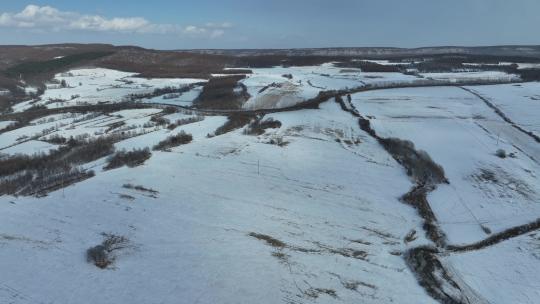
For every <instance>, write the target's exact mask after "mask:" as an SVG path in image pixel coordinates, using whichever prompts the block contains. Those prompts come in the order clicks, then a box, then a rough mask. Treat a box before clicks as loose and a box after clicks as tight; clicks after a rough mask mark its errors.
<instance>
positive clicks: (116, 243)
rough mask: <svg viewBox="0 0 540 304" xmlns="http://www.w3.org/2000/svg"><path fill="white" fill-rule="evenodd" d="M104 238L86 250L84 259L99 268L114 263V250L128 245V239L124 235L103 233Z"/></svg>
mask: <svg viewBox="0 0 540 304" xmlns="http://www.w3.org/2000/svg"><path fill="white" fill-rule="evenodd" d="M103 236H104V239H103V242H102V243H101V244H100V245H97V246H94V247H91V248H88V250H86V259H87V261H88V262H89V263H93V264H94V265H96V266H97V267H99V268H101V269H105V268H107V267H108V266H109V265H111V264H112V263H114V261H115V259H116V257H115V255H114V252H115V251H117V250H120V249H123V248H126V247H127V246H129V240H128V239H127V238H126V237H124V236H118V235H114V234H103Z"/></svg>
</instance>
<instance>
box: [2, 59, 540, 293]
mask: <svg viewBox="0 0 540 304" xmlns="http://www.w3.org/2000/svg"><path fill="white" fill-rule="evenodd" d="M70 73H71V74H64V75H58V76H57V79H58V80H60V81H61V80H62V79H64V80H65V81H66V83H67V85H68V87H67V88H55V87H50V88H49V89H48V90H46V92H45V95H44V96H42V100H41V101H37V102H36V104H40V103H43V104H46V105H47V106H48V107H50V108H52V109H56V108H57V107H63V106H67V105H77V104H81V103H86V102H88V103H91V104H97V103H100V102H101V101H110V102H118V101H121V100H122V98H124V97H125V96H127V95H129V94H140V93H148V92H152V91H153V90H154V89H155V88H164V87H167V86H174V87H181V86H185V85H188V84H192V83H194V82H199V80H195V79H193V80H191V79H190V80H184V79H159V80H157V79H140V78H136V77H133V76H134V75H133V74H130V73H123V72H118V71H111V70H102V69H83V70H75V71H71V72H70ZM468 75H470V74H468V73H457V74H456V73H454V74H452V75H443V74H440V73H438V74H437V75H431V76H429V77H439V78H440V79H445V80H451V79H454V78H460V79H462V78H463V77H465V78H466V77H469V76H468ZM493 75H494V74H492V73H490V74H485V75H484V74H482V75H476V76H471V78H470V79H473V78H474V79H476V78H477V77H480V78H482V77H484V78H486V77H491V76H493ZM505 75H506V74H505ZM499 76H501V77H506V76H508V75H506V76H504V75H497V76H496V77H499ZM426 77H427V76H426ZM452 77H454V78H452ZM509 80H514V79H509ZM417 81H422V78H418V77H416V76H410V75H403V74H399V73H362V72H361V71H360V70H357V69H341V68H337V67H335V66H333V65H332V64H325V65H322V66H314V67H290V68H278V67H276V68H268V69H253V74H250V75H247V77H246V78H245V79H243V80H242V81H241V82H242V83H243V84H244V85H245V86H246V87H247V90H248V93H249V94H250V96H251V98H250V99H249V100H248V101H247V102H246V104H245V105H244V109H261V108H264V109H271V108H281V107H286V106H290V105H294V104H297V103H298V102H301V101H304V100H307V99H310V98H314V97H316V96H317V95H318V94H319V92H321V91H328V90H343V89H351V88H357V87H361V86H366V85H368V84H372V85H376V86H385V85H388V84H395V83H416V82H417ZM79 82H80V83H81V84H80V85H79ZM200 92H201V87H195V88H193V89H192V90H190V91H189V92H186V93H183V94H181V95H179V96H173V98H165V99H164V98H163V96H157V97H153V98H149V99H144V100H142V101H143V102H145V103H160V104H161V103H169V104H173V105H182V106H190V105H191V104H192V101H193V100H194V99H195V98H196V97H197V96H198V95H199V94H200ZM74 93H75V94H76V95H79V96H78V97H76V98H71V97H70V96H71V95H72V94H74ZM474 93H477V94H479V95H481V96H483V97H484V98H486V99H489V100H490V101H491V102H492V103H494V104H495V105H496V106H497V107H499V108H500V110H501V111H502V112H503V113H504V114H505V115H507V116H508V117H509V118H511V119H512V120H513V121H514V122H515V123H516V124H518V125H519V126H520V127H522V128H523V129H526V130H530V131H532V132H538V128H536V127H537V126H536V127H535V123H536V121H535V116H536V117H538V116H539V115H535V113H539V109H540V103H538V102H537V101H536V100H535V99H536V97H537V96H538V95H540V87H539V86H538V84H537V83H523V84H519V86H517V85H516V84H509V85H495V86H471V87H466V88H460V87H418V88H402V89H386V90H376V91H367V92H361V93H356V94H353V95H352V96H351V97H352V98H351V99H352V100H351V103H352V105H354V106H355V108H356V109H357V110H358V112H359V113H360V114H361V115H362V116H363V117H366V118H367V119H369V120H370V123H371V127H372V128H373V129H374V130H375V132H376V133H377V134H378V136H381V137H397V138H400V139H406V140H410V141H411V142H413V143H414V144H415V146H416V148H417V149H421V150H424V151H426V152H427V153H428V154H429V155H430V156H431V158H432V159H433V160H434V161H435V162H436V163H438V164H439V165H441V166H442V167H443V168H444V171H445V174H446V177H447V178H448V180H449V184H442V185H439V186H438V187H437V188H436V189H435V190H434V191H433V192H430V193H429V195H428V197H427V199H428V200H429V204H430V206H431V209H432V210H433V213H434V215H435V217H436V224H437V225H438V226H439V227H440V229H441V231H443V232H444V234H445V235H446V238H447V241H448V243H449V244H451V245H464V244H471V243H473V242H477V241H481V240H484V239H486V238H488V237H489V236H490V235H494V234H496V233H499V232H502V231H505V230H506V229H509V228H512V227H515V226H519V225H523V224H525V223H529V222H532V221H535V220H536V219H538V218H539V217H540V203H539V202H540V180H539V179H540V176H539V172H540V163H539V162H540V145H539V144H538V143H537V142H535V141H534V139H533V138H532V137H531V136H530V135H528V134H525V133H524V132H522V131H520V130H518V129H517V128H515V127H514V126H512V125H511V124H509V123H508V122H507V121H505V120H504V119H503V118H502V117H501V116H500V114H498V113H496V112H495V111H494V110H493V109H492V108H490V107H489V106H488V105H487V104H486V103H485V101H484V100H482V99H481V98H479V97H478V96H477V95H475V94H474ZM55 96H56V97H60V98H61V99H64V98H65V99H66V100H67V101H64V102H62V103H61V102H54V103H49V102H47V100H48V98H53V99H54V98H56V97H55ZM344 98H345V99H346V96H345V97H344ZM29 106H31V105H30V102H26V103H21V104H19V105H16V106H15V107H14V108H15V110H19V111H21V110H24V109H26V108H28V107H29ZM138 106H140V105H138ZM144 106H145V107H146V106H148V108H129V105H127V106H126V108H123V110H117V109H114V110H113V111H114V112H107V111H105V110H99V109H96V110H95V111H94V110H92V111H94V112H85V113H79V112H77V111H76V110H74V109H73V110H72V109H69V110H70V111H73V112H72V113H64V112H65V111H66V109H56V110H54V113H56V114H47V116H45V117H39V118H35V119H34V118H32V120H31V121H29V122H28V123H26V124H23V125H22V126H21V127H20V128H18V129H15V130H11V131H7V132H3V133H0V161H1V160H2V159H3V158H4V157H8V156H13V155H17V154H26V155H32V154H34V153H47V152H48V151H49V150H51V149H58V148H59V147H61V146H62V143H61V140H59V139H61V138H64V139H69V138H74V139H77V140H89V139H97V138H99V137H102V136H106V137H111V138H113V137H114V138H116V139H117V140H116V142H115V143H114V148H115V150H116V151H122V150H125V151H131V150H132V149H143V148H150V149H152V147H153V146H154V145H156V144H158V143H159V142H160V141H163V140H164V139H166V138H168V137H169V136H171V135H178V134H183V132H185V133H188V134H191V135H192V137H193V140H192V141H191V142H190V143H187V144H184V145H180V146H177V147H175V148H171V149H170V150H169V151H166V152H164V151H151V153H152V155H151V157H150V158H149V159H147V160H146V161H144V163H143V164H142V165H139V166H135V167H133V168H130V167H127V166H124V167H121V168H118V169H113V170H105V169H104V167H105V166H106V165H107V164H108V162H109V159H108V157H102V158H100V159H98V160H94V161H92V162H89V163H86V164H84V165H83V166H82V167H84V168H85V169H92V170H93V171H94V172H95V176H93V177H91V178H88V179H84V180H82V181H77V182H76V183H74V184H71V185H69V186H67V187H65V188H61V189H52V190H51V192H50V193H48V194H47V196H44V197H39V198H38V197H33V196H18V197H16V196H8V195H4V196H0V303H13V304H27V303H32V304H34V303H58V304H63V303H81V304H87V303H88V304H90V303H134V304H138V303H141V304H142V303H164V304H168V303H171V304H173V303H174V304H176V303H209V304H210V303H212V304H213V303H269V304H270V303H272V304H274V303H295V304H301V303H378V304H383V303H437V301H436V300H435V299H434V298H432V297H431V296H430V295H429V294H428V292H426V289H425V288H423V287H422V286H421V285H420V284H419V282H418V279H419V277H418V274H417V273H414V272H413V270H411V269H410V268H409V266H408V265H410V264H408V263H407V261H406V259H405V257H406V256H407V253H408V252H409V250H410V249H413V248H419V247H421V246H431V247H433V246H436V244H434V243H433V242H432V240H431V239H430V238H429V237H428V236H426V233H425V231H424V227H425V226H424V218H422V217H421V215H420V214H419V212H418V210H416V209H415V208H413V207H412V206H409V205H407V204H406V203H404V202H403V201H402V200H400V198H401V197H402V196H403V195H404V194H405V193H407V192H409V191H410V190H411V188H412V187H414V186H415V185H414V183H413V181H412V180H411V179H410V177H409V176H407V174H406V171H405V169H404V167H403V166H402V165H401V164H400V163H398V162H397V161H396V160H395V159H394V158H393V157H392V156H391V155H390V154H389V153H388V152H387V150H385V148H384V147H383V146H382V145H381V144H379V142H378V141H377V140H376V139H375V138H374V137H373V136H372V135H370V134H368V133H366V132H365V131H363V130H362V129H361V128H360V125H359V120H358V117H355V116H353V115H352V114H351V113H350V112H348V111H346V110H344V109H342V107H341V106H340V104H338V103H337V102H335V100H334V99H333V98H332V99H330V100H328V101H326V102H323V103H321V104H320V106H319V109H301V110H294V111H292V110H291V111H286V112H275V113H269V114H266V115H265V116H264V117H263V118H262V121H263V122H265V121H266V122H267V121H270V119H272V120H274V121H279V122H280V126H279V127H278V128H268V129H266V130H265V132H264V133H263V134H262V135H249V134H250V133H249V131H250V130H249V128H248V126H242V127H240V128H238V129H234V130H232V131H228V132H225V133H224V134H221V135H215V134H220V133H216V130H217V129H219V128H220V127H222V126H224V125H226V123H227V122H228V120H229V119H230V118H228V117H227V116H226V115H225V114H222V113H219V114H220V115H209V114H208V113H206V114H205V113H203V112H199V111H197V110H185V109H182V110H178V112H174V113H173V112H171V111H170V109H165V110H164V109H161V108H159V107H157V106H155V105H153V107H155V108H152V107H151V105H147V104H145V105H144ZM60 110H62V111H60ZM102 111H103V112H102ZM10 117H12V116H10ZM11 123H13V122H12V121H11V118H10V120H9V121H8V120H6V121H3V122H2V124H0V131H1V129H2V128H5V127H7V126H8V125H9V124H11ZM535 128H536V129H535ZM500 149H502V150H504V151H505V152H506V154H507V157H506V158H500V157H498V156H497V155H496V153H497V150H500ZM100 157H101V156H100ZM0 171H1V170H0ZM2 174H3V173H2ZM3 179H5V176H2V175H0V182H2V180H3ZM0 185H1V184H0ZM110 235H115V236H121V237H122V243H121V244H120V245H119V248H118V249H115V250H114V251H112V252H111V253H110V254H111V256H112V258H113V263H112V264H111V265H109V266H108V267H106V268H105V269H100V268H98V267H96V266H95V265H94V264H93V263H91V261H88V260H87V256H86V254H87V249H89V248H91V247H94V246H96V245H99V244H100V243H102V242H103V240H104V238H106V237H107V236H110ZM539 235H540V234H538V232H536V233H535V232H531V233H528V234H525V235H521V236H519V237H515V238H510V239H508V240H505V241H502V242H500V243H497V244H495V245H493V246H487V247H486V248H483V249H480V250H473V251H468V252H450V251H444V250H446V248H439V249H440V250H441V253H440V254H439V258H440V261H441V262H442V264H443V265H444V266H445V268H446V270H447V271H448V273H450V275H451V276H452V278H453V279H455V281H457V282H459V283H460V284H462V285H461V286H460V287H463V288H464V290H469V291H470V292H471V293H472V294H475V295H477V296H478V299H483V300H485V302H486V303H496V304H499V303H500V304H505V303H526V304H535V303H536V302H537V301H536V300H537V299H538V297H539V296H540V295H539V294H538V290H539V289H540V277H539V276H538V275H537V273H538V271H539V270H540V269H539V268H538V265H539V264H538V259H539V254H538V252H539V251H538V250H539V248H540V241H539V238H538V236H539ZM443 249H444V250H443ZM434 275H439V276H440V274H438V273H435V274H434ZM441 280H443V278H441Z"/></svg>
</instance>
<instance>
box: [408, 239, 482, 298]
mask: <svg viewBox="0 0 540 304" xmlns="http://www.w3.org/2000/svg"><path fill="white" fill-rule="evenodd" d="M438 253H439V252H438V251H437V249H435V248H431V247H425V246H423V247H416V248H413V249H410V250H408V251H407V253H406V254H405V256H404V258H405V261H406V263H407V265H408V266H409V268H410V269H411V270H412V272H413V273H414V275H415V277H416V279H417V280H418V283H419V284H420V286H422V287H423V288H424V290H425V291H426V292H427V293H428V294H429V295H430V296H431V297H432V298H433V299H435V300H437V301H439V302H440V303H443V304H470V303H471V301H470V299H468V298H467V297H466V296H465V294H464V293H463V291H462V289H461V287H460V286H459V284H458V283H457V282H456V281H455V280H454V279H453V278H452V276H451V275H450V274H449V273H448V271H447V270H446V269H445V267H444V265H443V264H442V263H441V261H439V258H438ZM449 291H453V292H451V293H450V292H449Z"/></svg>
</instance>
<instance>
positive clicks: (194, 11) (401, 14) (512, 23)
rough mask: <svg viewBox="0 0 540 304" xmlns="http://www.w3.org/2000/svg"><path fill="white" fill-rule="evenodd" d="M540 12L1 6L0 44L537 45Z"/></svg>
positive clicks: (54, 1)
mask: <svg viewBox="0 0 540 304" xmlns="http://www.w3.org/2000/svg"><path fill="white" fill-rule="evenodd" d="M539 12H540V1H539V0H511V1H510V0H451V1H450V0H369V1H368V0H220V1H217V0H214V1H209V0H195V1H181V0H152V1H134V0H130V1H125V0H92V1H77V0H69V1H68V0H47V1H41V0H34V1H31V2H25V1H23V0H0V44H3V45H5V44H49V43H66V42H75V43H110V44H115V45H138V46H142V47H146V48H154V49H195V48H227V49H235V48H312V47H365V46H379V47H383V46H388V47H421V46H448V45H460V46H485V45H510V44H527V45H533V44H534V45H537V44H540V35H539V34H538V29H540V17H539Z"/></svg>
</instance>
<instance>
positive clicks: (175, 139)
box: [153, 131, 193, 151]
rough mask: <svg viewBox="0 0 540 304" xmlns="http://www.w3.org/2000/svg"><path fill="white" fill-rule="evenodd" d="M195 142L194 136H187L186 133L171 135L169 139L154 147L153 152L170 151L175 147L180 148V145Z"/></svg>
mask: <svg viewBox="0 0 540 304" xmlns="http://www.w3.org/2000/svg"><path fill="white" fill-rule="evenodd" d="M192 140H193V136H191V134H187V133H186V132H184V131H180V133H178V134H176V135H171V136H169V137H167V138H166V139H165V140H162V141H160V142H159V143H158V144H157V145H155V146H154V148H153V150H154V151H157V150H161V151H163V150H168V149H171V148H174V147H178V146H180V145H185V144H189V143H190V142H191V141H192Z"/></svg>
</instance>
